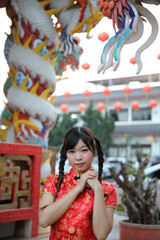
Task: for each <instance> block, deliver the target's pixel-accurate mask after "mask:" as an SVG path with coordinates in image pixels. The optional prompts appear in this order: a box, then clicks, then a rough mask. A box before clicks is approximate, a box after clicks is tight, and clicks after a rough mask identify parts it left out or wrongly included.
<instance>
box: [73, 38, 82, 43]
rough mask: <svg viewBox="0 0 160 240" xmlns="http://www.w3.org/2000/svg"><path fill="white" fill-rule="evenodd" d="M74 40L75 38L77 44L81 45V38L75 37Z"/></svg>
mask: <svg viewBox="0 0 160 240" xmlns="http://www.w3.org/2000/svg"><path fill="white" fill-rule="evenodd" d="M73 38H74V39H76V41H77V44H78V45H79V44H80V41H81V40H80V38H79V37H77V36H74V37H73Z"/></svg>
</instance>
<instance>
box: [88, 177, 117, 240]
mask: <svg viewBox="0 0 160 240" xmlns="http://www.w3.org/2000/svg"><path fill="white" fill-rule="evenodd" d="M87 182H88V184H89V185H90V187H91V188H92V189H93V191H94V207H93V215H92V227H93V232H94V235H95V236H96V238H97V239H98V240H105V239H106V238H107V236H108V235H109V233H110V232H111V230H112V228H113V216H114V208H106V206H105V201H104V192H103V188H102V186H101V184H100V183H99V181H98V180H97V179H91V180H88V181H87Z"/></svg>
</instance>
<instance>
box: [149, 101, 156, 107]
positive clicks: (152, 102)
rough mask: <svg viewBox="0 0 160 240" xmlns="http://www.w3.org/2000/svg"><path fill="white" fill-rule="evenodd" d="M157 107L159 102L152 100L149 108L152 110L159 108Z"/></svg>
mask: <svg viewBox="0 0 160 240" xmlns="http://www.w3.org/2000/svg"><path fill="white" fill-rule="evenodd" d="M157 105H158V102H157V101H156V100H151V101H150V102H149V106H150V107H151V108H154V107H157Z"/></svg>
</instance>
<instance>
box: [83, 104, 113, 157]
mask: <svg viewBox="0 0 160 240" xmlns="http://www.w3.org/2000/svg"><path fill="white" fill-rule="evenodd" d="M81 118H82V120H83V126H86V127H89V128H90V129H91V130H92V131H93V133H94V135H95V136H96V137H97V138H99V139H100V141H101V143H102V146H103V149H104V152H105V154H106V155H108V148H109V147H110V146H111V144H112V137H111V134H112V133H113V131H114V119H113V118H112V116H110V115H109V114H108V113H107V112H106V111H105V113H104V114H102V113H101V112H100V111H98V110H95V109H94V107H93V103H90V104H89V106H88V108H87V110H86V112H85V114H84V115H81Z"/></svg>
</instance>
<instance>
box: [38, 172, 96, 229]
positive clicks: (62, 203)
mask: <svg viewBox="0 0 160 240" xmlns="http://www.w3.org/2000/svg"><path fill="white" fill-rule="evenodd" d="M96 177H97V175H96V174H95V173H94V172H92V171H88V172H86V173H85V174H83V175H81V178H80V180H79V182H78V184H77V185H76V186H75V187H74V188H73V189H71V190H70V191H69V192H68V193H67V194H66V195H64V196H63V197H62V198H60V199H58V200H57V201H56V202H53V201H54V196H53V195H51V194H47V193H44V194H43V195H42V198H41V201H40V207H39V224H40V226H42V227H48V226H50V225H52V224H54V223H55V222H56V221H57V220H58V219H59V218H61V217H62V216H63V215H64V214H65V213H66V211H67V210H68V209H69V207H70V206H71V204H72V203H73V202H74V200H75V199H76V197H77V196H78V195H79V193H80V192H82V191H83V189H84V187H85V185H86V182H87V180H88V179H93V178H96Z"/></svg>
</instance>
